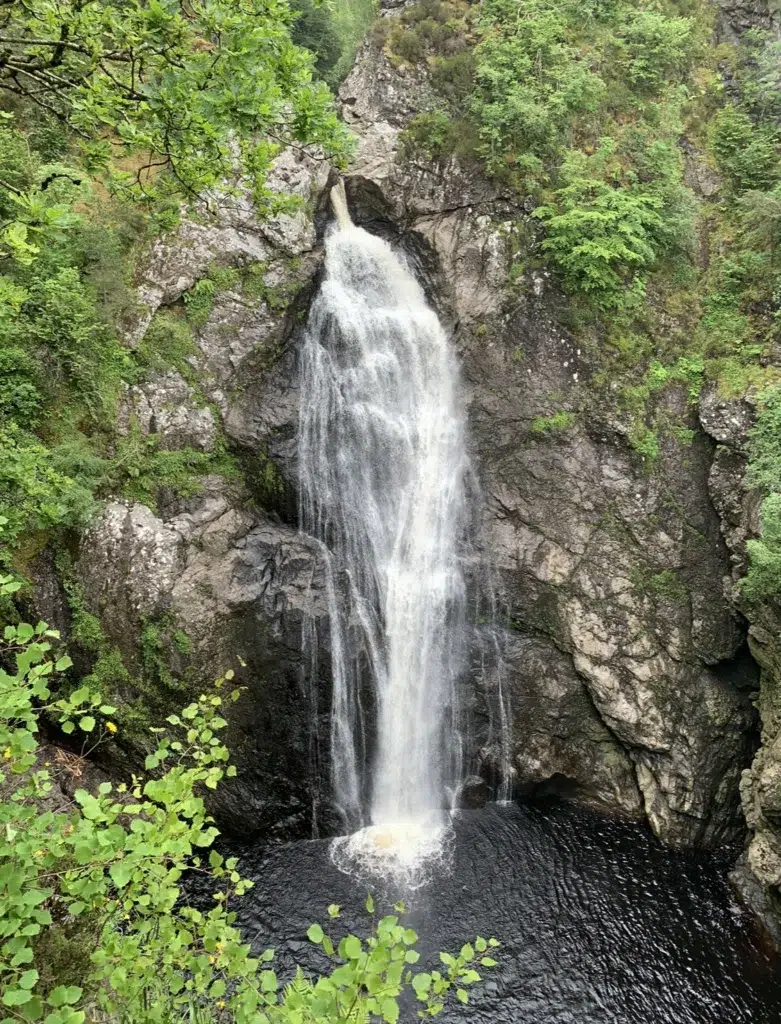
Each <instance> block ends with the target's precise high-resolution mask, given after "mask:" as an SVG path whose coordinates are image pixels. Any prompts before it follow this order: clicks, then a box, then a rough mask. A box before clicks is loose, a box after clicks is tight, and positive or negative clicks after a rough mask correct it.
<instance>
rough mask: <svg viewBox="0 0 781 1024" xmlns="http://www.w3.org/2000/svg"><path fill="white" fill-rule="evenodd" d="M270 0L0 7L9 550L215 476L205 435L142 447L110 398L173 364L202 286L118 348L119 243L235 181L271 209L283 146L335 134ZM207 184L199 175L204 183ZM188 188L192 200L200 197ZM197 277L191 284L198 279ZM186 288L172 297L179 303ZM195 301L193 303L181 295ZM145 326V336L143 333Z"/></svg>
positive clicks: (123, 309) (342, 145) (0, 322)
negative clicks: (129, 501)
mask: <svg viewBox="0 0 781 1024" xmlns="http://www.w3.org/2000/svg"><path fill="white" fill-rule="evenodd" d="M294 20H295V19H294V16H293V14H292V13H291V12H290V10H289V9H288V6H287V4H286V3H284V2H281V0H280V2H274V3H271V4H268V3H255V2H248V3H235V2H233V0H205V2H203V3H197V4H195V5H192V7H191V8H188V9H187V10H184V9H183V8H181V6H180V5H179V4H178V3H159V4H157V3H154V4H140V5H135V6H133V7H132V8H128V7H127V5H124V4H116V3H112V2H108V0H107V2H101V3H98V4H89V5H86V6H85V5H84V4H79V3H69V4H65V5H63V4H53V3H45V2H44V3H39V4H35V5H33V6H30V5H17V4H13V5H10V6H8V5H6V7H4V8H3V12H2V15H0V166H1V167H2V174H1V175H0V218H1V221H0V270H1V271H2V273H0V514H1V515H2V517H3V525H2V541H3V543H2V544H1V545H0V559H1V560H2V562H3V564H5V565H6V566H8V565H9V564H11V562H13V561H15V562H16V564H17V565H18V566H21V567H23V566H24V562H25V559H26V558H27V557H29V556H30V555H31V554H34V553H35V551H36V549H37V548H38V547H40V546H41V544H42V543H43V542H44V539H45V537H46V536H47V535H48V534H49V533H50V532H51V531H52V530H59V529H67V528H73V527H80V526H82V525H83V524H84V523H85V522H86V520H87V519H88V518H89V516H90V515H91V513H92V511H93V509H94V502H95V499H96V498H99V497H100V496H102V495H105V494H108V493H127V494H128V495H129V496H133V497H136V498H140V499H142V500H145V501H148V502H150V503H152V504H153V503H154V500H155V495H156V494H157V493H158V492H159V491H160V490H161V489H169V490H171V491H172V493H182V494H187V493H192V490H193V489H194V488H195V487H197V480H198V478H199V477H200V476H203V475H205V474H208V473H223V474H226V473H227V474H230V472H231V465H230V459H229V457H228V456H227V453H226V451H225V449H224V446H222V447H220V445H219V444H218V446H217V449H216V450H215V451H214V452H203V451H195V450H192V449H185V450H181V451H176V452H169V451H165V450H161V449H160V447H159V445H158V444H157V441H156V438H155V437H154V436H151V437H149V438H142V437H140V436H139V434H138V432H137V431H135V430H133V429H131V430H130V433H129V434H128V433H126V434H124V435H118V434H117V430H116V414H117V405H118V401H119V399H120V398H121V396H122V395H123V394H124V393H125V392H126V391H127V388H128V387H129V386H132V385H133V384H138V383H141V382H143V380H144V379H145V378H146V376H147V375H148V374H149V373H150V372H151V371H152V370H160V369H164V368H175V369H177V370H180V371H182V370H183V369H184V368H185V367H186V365H187V356H188V355H189V354H190V351H191V350H192V342H191V341H189V349H190V351H188V337H187V334H188V329H189V328H190V325H191V324H192V323H195V318H196V313H197V308H198V301H196V300H199V301H200V300H202V299H203V295H202V294H201V292H204V293H205V290H206V289H205V287H204V288H201V289H200V291H199V292H198V294H197V295H195V294H193V295H192V296H186V299H189V298H192V299H193V301H192V303H189V302H186V304H185V305H186V313H187V314H188V315H187V316H186V317H181V318H178V317H172V318H170V321H169V322H168V323H167V325H166V329H163V330H160V328H162V327H163V324H162V322H160V323H159V324H157V325H155V329H154V330H153V331H150V335H149V337H148V338H147V339H146V340H145V343H144V344H143V345H141V346H139V347H138V348H135V349H132V348H130V347H128V346H127V345H126V344H124V343H123V342H122V340H121V334H122V324H123V319H124V318H125V317H126V316H127V315H128V314H129V313H130V312H132V302H133V299H132V291H131V287H130V285H131V281H132V274H133V264H134V258H135V255H136V253H137V252H138V251H139V249H140V248H141V247H142V246H144V245H146V244H148V242H149V241H150V240H151V238H153V237H154V236H155V235H156V234H157V233H159V232H160V231H161V230H166V229H171V228H172V227H174V226H175V225H176V223H177V221H178V219H179V216H180V207H181V203H182V201H183V200H191V199H194V198H195V197H196V196H197V197H201V199H200V201H199V202H200V205H199V211H200V212H199V216H202V217H203V216H208V214H209V209H208V207H209V205H210V204H211V205H212V206H213V205H214V204H215V203H217V202H218V199H217V193H216V192H215V191H214V189H213V187H214V186H217V185H219V195H222V196H226V195H228V194H229V193H230V192H231V191H232V190H235V189H236V188H238V186H239V182H240V183H241V188H242V189H243V190H247V189H249V191H250V192H251V194H252V197H253V199H254V202H255V204H256V206H257V207H258V209H259V210H260V211H264V210H265V211H273V210H278V209H285V208H289V207H290V203H291V198H290V197H289V196H287V195H284V194H281V193H277V192H273V191H272V190H270V189H269V188H268V187H267V184H266V178H267V173H268V169H269V166H270V163H271V161H272V160H273V158H274V157H275V155H276V154H277V153H279V152H280V150H281V149H282V148H283V147H284V146H285V145H287V144H289V143H292V144H299V143H305V144H316V145H319V146H321V147H323V149H324V150H325V152H326V153H327V154H328V155H330V156H331V157H332V158H334V159H336V160H337V162H338V161H339V160H340V159H342V158H343V157H344V155H345V154H346V152H347V149H348V136H347V133H346V131H345V130H344V129H343V127H342V126H341V124H340V123H339V121H338V119H337V117H336V114H335V111H334V108H333V106H332V104H331V98H330V94H329V92H328V90H327V88H326V87H325V86H324V85H323V84H321V83H318V82H317V80H316V78H315V77H314V67H313V63H314V58H313V56H312V54H311V53H310V52H309V51H307V50H305V49H303V48H301V47H299V46H297V45H296V44H295V43H293V41H292V40H291V38H290V30H291V28H292V26H293V24H294ZM210 190H211V191H210ZM203 197H207V202H206V204H205V206H204V203H203ZM217 276H218V275H217V274H216V273H215V275H213V278H214V280H211V279H210V280H209V281H206V282H205V284H208V285H211V286H212V290H213V289H214V288H216V287H217V283H218V282H217ZM191 305H192V309H191V308H190V306H191ZM200 305H201V306H202V305H203V302H202V301H200ZM155 332H156V333H155Z"/></svg>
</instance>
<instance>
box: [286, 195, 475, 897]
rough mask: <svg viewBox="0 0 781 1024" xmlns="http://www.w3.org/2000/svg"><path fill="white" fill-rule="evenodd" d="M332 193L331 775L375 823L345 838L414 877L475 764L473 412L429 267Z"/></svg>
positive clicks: (308, 520) (322, 437)
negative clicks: (432, 303)
mask: <svg viewBox="0 0 781 1024" xmlns="http://www.w3.org/2000/svg"><path fill="white" fill-rule="evenodd" d="M333 200H334V207H335V211H336V214H337V225H338V226H337V228H336V229H333V228H332V229H331V231H330V233H329V235H328V238H327V241H326V273H325V279H324V281H323V284H322V287H321V289H320V293H319V295H318V296H317V298H316V300H315V302H314V304H313V307H312V312H311V316H310V322H309V327H308V331H307V336H306V341H305V344H304V349H303V366H302V378H301V422H300V449H299V465H300V470H299V472H300V484H301V487H300V493H301V521H302V526H303V529H304V530H305V531H306V532H307V533H309V534H310V535H312V536H313V537H315V538H316V539H318V540H319V541H320V542H321V544H322V548H323V554H324V559H325V564H326V572H327V577H328V581H327V582H328V589H329V600H330V609H329V611H330V621H331V659H332V674H333V688H334V692H333V707H332V731H331V757H332V775H333V787H334V791H335V796H336V799H337V801H338V802H339V804H340V806H341V810H342V813H343V815H344V818H345V823H346V825H347V827H348V828H351V829H354V828H359V829H360V830H359V831H358V832H357V833H356V834H355V835H353V836H350V837H348V838H347V839H344V840H341V841H337V847H336V852H337V856H341V857H342V858H343V859H344V860H345V861H346V862H348V863H349V864H350V865H353V864H356V863H357V864H358V865H359V866H360V865H363V866H364V867H368V868H369V869H371V868H372V867H375V868H377V867H379V868H380V869H381V870H382V871H383V872H384V873H385V874H391V875H396V876H403V878H404V880H405V881H407V882H408V883H409V882H412V881H414V878H415V876H416V872H418V870H419V868H420V865H421V863H422V862H425V861H427V860H429V859H430V858H431V856H432V855H433V854H434V853H436V852H437V851H440V850H441V847H442V842H443V821H444V820H445V814H444V810H445V808H446V807H447V802H448V797H447V793H448V791H450V792H451V793H452V792H453V791H454V789H455V786H456V785H457V782H458V779H459V777H460V772H461V764H460V760H461V749H460V746H461V744H460V738H459V730H458V702H457V699H456V683H457V679H458V676H459V672H460V669H461V666H462V662H463V648H464V639H463V638H464V613H465V605H466V594H465V583H464V576H463V571H462V565H461V560H460V557H459V547H460V545H461V543H462V542H463V540H464V537H465V534H466V518H467V517H466V500H465V480H466V476H467V473H468V459H467V455H466V450H465V442H464V416H463V412H462V410H461V407H460V403H459V398H458V371H457V366H456V361H455V358H454V354H453V352H452V350H451V347H450V344H449V341H448V338H447V335H446V334H445V331H444V330H443V328H442V326H441V324H440V323H439V320H438V319H437V316H436V314H435V313H434V311H433V310H432V309H431V308H430V307H429V306H428V305H427V303H426V300H425V296H424V294H423V291H422V289H421V287H420V285H419V284H418V282H417V281H416V280H415V278H414V276H413V275H412V274H411V273H410V271H409V270H408V269H407V268H406V267H405V266H404V264H403V263H402V262H401V260H400V259H399V258H398V257H397V256H396V255H395V254H394V253H393V251H392V250H391V248H390V246H389V245H388V244H387V243H386V242H385V241H383V240H382V239H380V238H377V237H376V236H374V235H371V234H369V233H368V232H366V231H364V230H363V229H361V228H359V227H356V226H354V225H353V224H352V222H351V221H350V218H349V214H348V212H347V205H346V201H345V199H344V193H343V190H341V191H340V190H339V189H338V188H337V190H335V194H334V196H333ZM367 812H368V814H367ZM367 817H368V821H367ZM361 826H366V827H364V828H362V829H361Z"/></svg>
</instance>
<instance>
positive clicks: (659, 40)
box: [616, 9, 697, 92]
mask: <svg viewBox="0 0 781 1024" xmlns="http://www.w3.org/2000/svg"><path fill="white" fill-rule="evenodd" d="M616 42H617V49H618V53H619V57H618V62H619V66H620V67H621V69H622V71H623V73H624V74H625V75H626V78H627V80H628V81H629V82H630V83H631V84H632V85H633V86H635V87H637V88H640V89H642V90H647V91H649V92H656V91H658V90H660V89H662V88H663V87H664V85H665V83H666V82H667V81H668V80H669V79H675V78H680V77H682V76H684V75H685V73H686V72H687V70H689V69H690V68H691V65H692V63H693V58H694V53H695V50H696V45H697V44H696V38H695V22H694V20H693V19H692V18H670V17H666V16H665V15H664V14H661V13H660V12H659V11H658V10H653V9H645V10H643V9H640V10H632V9H630V10H628V11H627V12H626V13H625V14H624V17H623V19H622V21H621V22H620V23H619V26H618V31H617V33H616Z"/></svg>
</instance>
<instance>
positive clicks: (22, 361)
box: [0, 345, 43, 427]
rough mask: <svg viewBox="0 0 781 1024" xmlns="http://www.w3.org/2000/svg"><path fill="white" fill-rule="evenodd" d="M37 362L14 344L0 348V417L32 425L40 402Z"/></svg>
mask: <svg viewBox="0 0 781 1024" xmlns="http://www.w3.org/2000/svg"><path fill="white" fill-rule="evenodd" d="M40 383H41V381H40V371H39V368H38V364H37V362H36V361H35V359H33V357H32V356H31V355H30V353H29V352H27V351H25V350H24V349H22V348H20V347H19V346H17V345H12V346H9V347H8V348H0V419H3V418H5V419H10V420H14V421H15V422H16V423H18V424H19V425H20V426H23V425H25V426H28V427H30V426H34V425H35V423H36V421H37V420H38V418H39V416H40V413H41V408H42V406H43V396H42V394H41V389H40Z"/></svg>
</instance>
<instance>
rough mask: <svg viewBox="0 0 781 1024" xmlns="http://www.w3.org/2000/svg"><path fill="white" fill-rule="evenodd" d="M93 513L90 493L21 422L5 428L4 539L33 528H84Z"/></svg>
mask: <svg viewBox="0 0 781 1024" xmlns="http://www.w3.org/2000/svg"><path fill="white" fill-rule="evenodd" d="M92 511H93V498H92V494H91V493H90V491H89V490H88V489H87V488H85V487H84V486H82V484H80V483H79V482H78V481H76V480H73V479H72V478H70V477H68V476H66V475H64V474H62V473H60V472H58V471H57V469H55V467H54V460H53V458H52V453H51V451H50V450H49V449H48V448H47V447H46V446H45V445H44V444H42V443H41V442H40V441H39V440H38V439H37V438H35V437H33V436H32V435H31V434H28V433H26V432H24V431H22V430H21V429H20V428H19V427H17V426H16V425H15V424H9V425H8V426H7V427H5V428H2V427H0V516H2V526H0V540H1V541H2V542H4V543H5V544H13V543H14V541H15V540H16V539H17V538H18V537H19V536H20V535H22V534H24V533H25V532H27V531H35V530H50V529H52V528H54V527H58V526H66V527H78V526H83V525H84V524H85V523H86V522H87V520H88V519H89V517H90V515H91V514H92Z"/></svg>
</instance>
